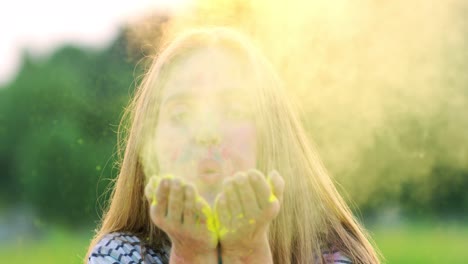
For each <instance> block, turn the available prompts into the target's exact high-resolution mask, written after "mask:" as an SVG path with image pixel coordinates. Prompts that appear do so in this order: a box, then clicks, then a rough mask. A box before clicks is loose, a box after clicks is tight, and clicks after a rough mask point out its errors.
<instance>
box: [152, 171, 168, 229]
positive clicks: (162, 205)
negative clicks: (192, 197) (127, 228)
mask: <svg viewBox="0 0 468 264" xmlns="http://www.w3.org/2000/svg"><path fill="white" fill-rule="evenodd" d="M169 191H170V190H169V182H168V180H162V181H161V184H159V186H158V189H157V190H156V199H157V201H158V203H157V204H152V205H151V214H150V215H151V218H152V219H153V221H154V222H155V223H158V222H160V221H161V220H162V219H164V218H165V217H166V214H167V204H168V198H169Z"/></svg>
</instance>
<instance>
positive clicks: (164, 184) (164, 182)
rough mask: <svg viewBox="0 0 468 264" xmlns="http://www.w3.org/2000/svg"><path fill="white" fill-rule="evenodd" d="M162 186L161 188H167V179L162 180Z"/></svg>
mask: <svg viewBox="0 0 468 264" xmlns="http://www.w3.org/2000/svg"><path fill="white" fill-rule="evenodd" d="M162 184H163V186H164V187H165V188H167V187H169V180H168V179H163V183H162Z"/></svg>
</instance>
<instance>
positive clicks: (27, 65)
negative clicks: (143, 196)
mask: <svg viewBox="0 0 468 264" xmlns="http://www.w3.org/2000/svg"><path fill="white" fill-rule="evenodd" d="M126 58H127V56H126V46H125V41H124V40H123V38H119V39H117V40H116V41H115V43H113V44H112V46H110V47H108V48H107V49H105V50H102V51H90V50H85V49H81V48H77V47H71V46H68V47H63V48H61V49H60V50H58V51H56V52H55V53H54V54H53V55H52V56H50V57H49V58H33V57H31V56H30V55H28V54H24V58H23V65H22V68H21V71H20V72H19V73H18V75H17V77H16V79H15V80H14V81H13V82H11V84H9V85H8V86H7V87H3V88H2V89H0V109H1V111H0V121H1V122H0V124H1V126H0V163H1V168H2V177H1V178H0V181H1V183H0V199H1V200H2V201H3V202H4V203H9V204H17V203H27V204H32V205H33V206H34V207H36V208H37V209H38V210H37V211H38V212H40V217H44V218H46V219H48V220H51V221H53V222H58V223H67V224H71V225H76V224H85V223H87V224H89V223H91V221H92V220H95V219H97V216H98V215H100V213H101V212H100V211H99V209H100V208H98V207H99V206H97V205H98V204H97V203H96V201H97V200H98V199H97V198H98V197H99V195H102V194H103V193H104V189H105V187H106V186H107V184H108V183H109V182H110V181H107V180H106V179H112V178H114V177H115V176H116V173H117V171H116V170H113V168H114V164H115V161H116V160H115V155H113V154H114V152H115V147H114V146H115V145H116V133H115V131H116V129H117V126H118V124H119V119H120V115H121V112H122V110H123V107H124V106H125V104H126V103H127V102H128V100H129V94H130V92H131V90H130V87H131V85H132V82H133V75H132V74H133V69H134V64H133V63H130V62H129V61H127V60H126ZM106 195H107V194H106Z"/></svg>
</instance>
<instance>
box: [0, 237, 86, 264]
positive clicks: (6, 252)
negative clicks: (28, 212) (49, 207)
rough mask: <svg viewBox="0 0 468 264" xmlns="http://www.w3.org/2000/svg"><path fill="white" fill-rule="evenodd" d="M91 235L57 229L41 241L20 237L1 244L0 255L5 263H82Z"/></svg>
mask: <svg viewBox="0 0 468 264" xmlns="http://www.w3.org/2000/svg"><path fill="white" fill-rule="evenodd" d="M86 233H87V234H86ZM90 236H91V234H90V233H89V232H70V231H64V230H62V229H55V230H53V231H51V232H50V233H49V235H48V236H47V237H46V238H44V239H43V240H40V241H32V240H23V239H21V238H18V239H16V240H15V241H11V242H10V243H9V244H8V245H5V244H0V256H2V259H3V260H5V262H4V263H16V264H23V263H38V264H42V263H44V264H46V263H47V264H49V263H76V264H81V263H83V259H84V256H85V254H86V251H87V247H88V244H89V241H90ZM2 263H3V261H2Z"/></svg>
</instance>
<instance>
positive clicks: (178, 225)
mask: <svg viewBox="0 0 468 264" xmlns="http://www.w3.org/2000/svg"><path fill="white" fill-rule="evenodd" d="M145 196H146V198H147V199H148V200H149V202H150V203H151V206H150V207H151V208H150V216H151V220H152V222H153V223H154V224H155V225H157V226H158V227H159V228H160V229H162V230H163V231H164V232H165V233H166V234H167V235H168V236H169V238H170V239H171V242H172V249H171V263H173V262H175V261H172V260H173V259H180V262H184V260H185V261H189V262H190V261H194V260H196V259H198V260H199V261H197V262H200V263H201V262H203V263H208V262H210V261H207V260H206V259H214V261H213V262H214V263H216V261H217V249H216V247H217V244H218V238H217V233H216V228H215V223H214V216H213V213H212V210H211V208H210V206H209V205H208V203H207V202H206V201H205V200H204V199H203V198H201V197H200V196H199V195H198V194H197V192H196V189H195V187H194V186H193V185H190V184H187V183H184V182H183V181H182V180H181V179H177V178H170V177H166V178H161V177H156V176H153V177H152V178H150V180H149V182H148V184H147V185H146V187H145ZM202 259H203V261H202ZM190 263H192V262H190ZM193 263H194V262H193Z"/></svg>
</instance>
